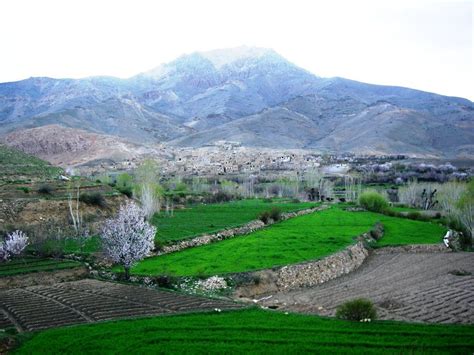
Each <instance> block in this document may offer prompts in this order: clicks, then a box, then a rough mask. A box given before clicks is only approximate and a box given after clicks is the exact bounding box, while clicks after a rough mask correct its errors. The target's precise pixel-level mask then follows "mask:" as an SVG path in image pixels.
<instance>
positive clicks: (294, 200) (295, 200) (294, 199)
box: [291, 198, 301, 203]
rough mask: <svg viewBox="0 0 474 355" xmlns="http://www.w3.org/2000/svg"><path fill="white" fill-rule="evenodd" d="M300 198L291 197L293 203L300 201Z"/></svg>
mask: <svg viewBox="0 0 474 355" xmlns="http://www.w3.org/2000/svg"><path fill="white" fill-rule="evenodd" d="M300 202H301V201H300V199H299V198H293V199H291V203H300Z"/></svg>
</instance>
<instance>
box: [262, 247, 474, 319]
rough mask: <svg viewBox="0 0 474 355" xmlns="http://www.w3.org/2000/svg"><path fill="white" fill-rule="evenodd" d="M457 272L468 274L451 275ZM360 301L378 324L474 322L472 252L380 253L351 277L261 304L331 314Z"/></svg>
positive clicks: (282, 294) (296, 291) (276, 295)
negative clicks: (368, 304) (367, 303)
mask: <svg viewBox="0 0 474 355" xmlns="http://www.w3.org/2000/svg"><path fill="white" fill-rule="evenodd" d="M455 270H458V271H460V270H463V271H465V272H467V273H471V275H464V276H460V275H455V274H456V272H455ZM458 274H459V272H458ZM358 297H365V298H368V299H370V300H372V301H373V302H374V303H376V305H377V308H378V314H379V318H381V319H394V320H405V321H420V322H428V323H474V253H392V254H391V253H386V252H384V251H383V250H379V251H377V252H376V253H375V254H374V255H372V256H370V257H369V259H367V261H366V263H365V264H364V265H363V266H362V267H361V268H360V269H359V270H357V271H355V272H353V273H351V274H349V275H346V276H344V277H341V278H339V279H336V280H333V281H330V282H328V283H326V284H322V285H320V286H316V287H313V288H306V289H300V290H295V291H289V292H286V293H277V294H274V295H271V297H270V298H267V299H264V300H262V301H260V302H259V304H263V305H265V306H268V307H271V308H277V309H286V310H291V311H298V312H305V313H314V314H320V315H334V314H335V309H336V307H337V306H338V305H339V304H341V303H344V302H345V301H348V300H351V299H354V298H358Z"/></svg>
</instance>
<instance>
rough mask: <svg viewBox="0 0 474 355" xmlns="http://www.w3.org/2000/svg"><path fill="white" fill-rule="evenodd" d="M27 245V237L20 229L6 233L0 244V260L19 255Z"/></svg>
mask: <svg viewBox="0 0 474 355" xmlns="http://www.w3.org/2000/svg"><path fill="white" fill-rule="evenodd" d="M27 245H28V237H27V236H26V234H25V233H23V232H22V231H20V230H16V231H14V232H12V233H9V234H8V235H7V238H6V239H5V241H4V242H3V243H2V244H0V260H1V261H7V260H8V259H9V258H10V257H12V256H16V255H20V254H21V253H22V251H23V250H24V249H25V248H26V246H27Z"/></svg>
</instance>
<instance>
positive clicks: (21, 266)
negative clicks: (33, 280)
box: [0, 258, 82, 277]
mask: <svg viewBox="0 0 474 355" xmlns="http://www.w3.org/2000/svg"><path fill="white" fill-rule="evenodd" d="M81 265H82V264H81V263H80V262H77V261H73V260H57V259H37V258H21V259H13V260H10V261H8V262H5V263H1V264H0V277H6V276H14V275H21V274H26V273H31V272H40V271H56V270H63V269H71V268H75V267H78V266H81Z"/></svg>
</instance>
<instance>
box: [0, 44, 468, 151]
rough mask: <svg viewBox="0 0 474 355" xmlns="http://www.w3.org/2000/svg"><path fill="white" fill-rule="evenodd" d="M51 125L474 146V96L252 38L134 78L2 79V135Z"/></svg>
mask: <svg viewBox="0 0 474 355" xmlns="http://www.w3.org/2000/svg"><path fill="white" fill-rule="evenodd" d="M303 116H304V118H305V119H303ZM51 124H61V125H63V126H65V127H69V128H75V129H85V130H87V131H90V132H93V133H96V134H105V135H114V136H117V137H120V139H125V140H128V141H130V142H134V143H137V144H140V143H144V142H145V143H147V144H152V143H166V144H170V145H178V146H183V145H186V144H189V145H191V146H202V145H207V144H212V143H213V142H215V141H217V140H226V139H227V140H238V139H236V138H239V137H240V141H241V143H242V144H243V145H249V146H252V147H253V146H259V144H260V146H262V147H269V148H292V147H293V148H305V149H318V150H325V151H326V150H327V151H332V152H375V153H377V154H384V153H389V154H391V153H393V154H398V153H403V154H415V155H423V154H427V155H430V156H440V157H449V156H466V155H470V154H472V153H474V144H473V143H471V142H474V104H473V103H472V102H471V101H469V100H468V99H464V98H458V97H448V96H443V95H438V94H434V93H428V92H424V91H420V90H416V89H410V88H403V87H397V86H387V85H373V84H367V83H363V82H358V81H353V80H349V79H344V78H340V77H334V78H321V77H318V76H316V75H314V74H312V73H310V72H309V71H307V70H305V69H302V68H299V67H297V66H296V65H294V64H292V63H290V62H289V61H287V60H286V59H285V58H283V57H282V56H280V55H279V54H278V53H276V52H275V51H273V50H271V49H266V48H254V47H245V46H244V47H237V48H233V49H224V50H214V51H209V52H194V53H192V54H188V55H183V56H181V57H179V58H177V59H176V60H174V61H172V62H169V63H165V64H162V65H160V66H158V67H156V68H153V69H151V70H149V71H147V72H143V73H140V74H137V75H135V76H133V77H131V78H128V79H119V78H114V77H107V76H99V77H89V78H84V79H50V78H45V77H40V78H30V79H25V80H22V81H18V82H10V83H0V135H3V136H5V135H6V134H9V133H11V132H13V131H17V130H21V129H25V128H35V127H41V126H45V125H51Z"/></svg>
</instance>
